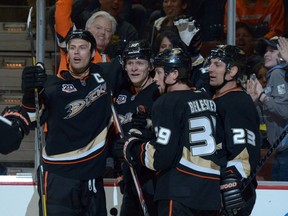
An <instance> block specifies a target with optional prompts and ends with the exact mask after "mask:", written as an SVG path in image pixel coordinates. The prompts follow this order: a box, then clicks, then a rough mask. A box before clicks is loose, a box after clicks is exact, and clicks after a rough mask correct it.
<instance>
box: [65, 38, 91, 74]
mask: <svg viewBox="0 0 288 216" xmlns="http://www.w3.org/2000/svg"><path fill="white" fill-rule="evenodd" d="M90 46H91V44H90V43H89V42H88V41H86V40H83V39H78V38H77V39H76V38H75V39H72V40H71V41H70V42H69V45H68V55H67V57H68V59H69V62H70V65H71V68H72V71H73V73H75V74H81V73H83V72H84V69H85V68H86V66H87V65H88V64H89V62H90V60H91V52H90ZM92 55H94V52H93V54H92Z"/></svg>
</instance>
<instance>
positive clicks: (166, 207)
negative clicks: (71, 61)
mask: <svg viewBox="0 0 288 216" xmlns="http://www.w3.org/2000/svg"><path fill="white" fill-rule="evenodd" d="M190 70H191V59H190V57H189V56H187V55H185V53H184V52H183V51H182V50H181V49H180V48H173V49H172V50H166V51H164V52H163V53H160V54H158V55H157V56H156V57H155V72H156V74H155V78H154V79H155V81H156V83H157V84H158V85H159V86H160V87H161V89H166V91H167V93H165V94H163V95H162V96H160V97H159V98H158V99H157V100H156V101H155V103H154V104H153V107H152V123H153V128H154V131H155V136H156V138H154V139H151V140H149V141H148V142H145V141H143V140H141V139H139V138H136V137H135V136H134V134H133V133H132V134H131V137H129V138H128V139H127V141H126V143H125V145H124V150H123V151H124V156H125V158H126V160H127V161H128V162H129V163H131V164H134V163H138V164H141V165H142V166H145V167H147V168H149V169H151V170H155V171H157V179H156V189H155V196H154V200H155V201H156V202H157V206H158V215H159V216H167V215H181V216H188V215H189V216H191V215H206V216H207V215H217V213H218V212H219V210H220V207H221V200H220V196H219V193H220V189H219V188H220V167H219V166H217V165H216V164H215V163H214V159H215V161H216V158H215V152H216V142H215V138H214V135H215V130H216V129H215V117H216V106H215V103H214V102H213V101H212V100H211V99H210V98H209V96H208V95H207V94H206V93H204V92H201V91H192V90H191V85H190V82H189V78H188V77H189V72H190ZM161 83H162V84H161ZM163 84H164V85H165V86H163ZM200 194H201V196H199V195H200Z"/></svg>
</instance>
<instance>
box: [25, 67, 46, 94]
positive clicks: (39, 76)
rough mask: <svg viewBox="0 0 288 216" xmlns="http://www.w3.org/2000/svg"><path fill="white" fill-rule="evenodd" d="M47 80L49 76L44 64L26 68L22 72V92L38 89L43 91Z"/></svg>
mask: <svg viewBox="0 0 288 216" xmlns="http://www.w3.org/2000/svg"><path fill="white" fill-rule="evenodd" d="M46 80H47V74H46V72H45V68H44V65H43V64H42V63H37V64H36V66H28V67H25V68H24V70H23V72H22V90H23V91H24V92H25V91H31V90H34V89H36V88H37V89H38V91H41V90H42V88H43V86H44V83H45V82H46Z"/></svg>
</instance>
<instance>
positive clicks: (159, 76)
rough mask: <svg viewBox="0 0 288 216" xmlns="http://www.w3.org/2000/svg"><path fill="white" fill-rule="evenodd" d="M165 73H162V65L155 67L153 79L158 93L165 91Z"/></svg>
mask: <svg viewBox="0 0 288 216" xmlns="http://www.w3.org/2000/svg"><path fill="white" fill-rule="evenodd" d="M164 79H165V74H164V68H163V67H155V76H154V78H153V80H154V81H155V83H156V84H157V85H158V89H159V92H160V94H163V93H164V92H165V83H164Z"/></svg>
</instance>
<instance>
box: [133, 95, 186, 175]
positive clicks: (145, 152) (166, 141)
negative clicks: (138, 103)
mask: <svg viewBox="0 0 288 216" xmlns="http://www.w3.org/2000/svg"><path fill="white" fill-rule="evenodd" d="M166 99H168V98H166ZM167 102H168V100H165V99H164V100H163V96H162V97H160V98H159V99H157V101H156V102H155V103H154V105H153V108H152V122H153V127H154V130H155V134H156V138H155V139H153V140H151V141H149V142H147V143H143V144H142V145H139V146H138V148H135V149H134V150H133V155H135V154H136V158H140V162H141V164H142V165H144V166H146V167H147V168H149V169H151V170H156V171H160V170H164V169H167V168H170V167H171V165H172V164H173V163H174V162H175V159H176V157H177V156H178V154H179V146H178V143H179V137H180V134H181V131H180V125H179V123H178V122H179V121H177V120H176V119H175V118H177V117H176V116H177V115H175V112H174V111H175V106H174V105H173V104H169V103H168V104H167ZM163 107H166V108H165V109H162V108H163Z"/></svg>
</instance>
